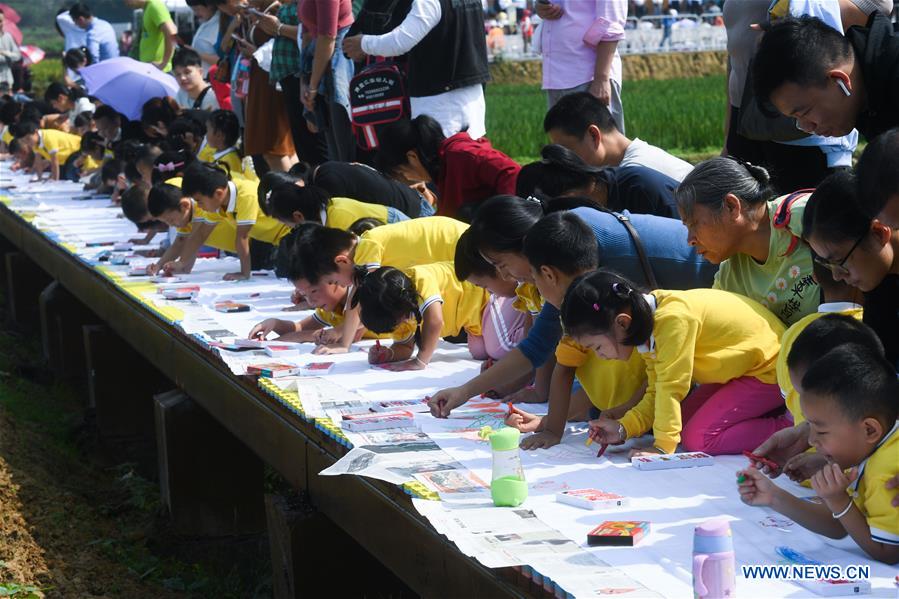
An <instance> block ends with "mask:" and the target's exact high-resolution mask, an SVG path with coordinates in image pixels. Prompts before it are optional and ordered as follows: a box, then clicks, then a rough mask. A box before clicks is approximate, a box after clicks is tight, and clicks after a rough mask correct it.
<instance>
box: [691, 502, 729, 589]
mask: <svg viewBox="0 0 899 599" xmlns="http://www.w3.org/2000/svg"><path fill="white" fill-rule="evenodd" d="M735 569H736V562H735V560H734V539H733V536H732V535H731V533H730V524H728V523H727V520H721V519H717V520H707V521H706V522H703V523H702V524H700V525H699V526H697V527H696V530H694V531H693V596H694V597H695V598H696V599H724V598H730V597H736V596H737V594H736V586H737V580H736V571H735Z"/></svg>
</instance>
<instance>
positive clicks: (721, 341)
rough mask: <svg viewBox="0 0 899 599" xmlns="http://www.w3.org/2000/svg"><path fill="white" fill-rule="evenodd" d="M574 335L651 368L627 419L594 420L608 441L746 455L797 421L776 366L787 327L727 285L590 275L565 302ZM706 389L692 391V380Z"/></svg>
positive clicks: (597, 433) (566, 323)
mask: <svg viewBox="0 0 899 599" xmlns="http://www.w3.org/2000/svg"><path fill="white" fill-rule="evenodd" d="M560 312H561V317H562V326H563V327H564V329H565V331H566V333H567V334H568V335H570V336H571V337H572V338H573V339H574V340H575V341H576V342H577V343H579V344H580V345H581V346H583V347H584V348H586V349H589V350H592V351H594V352H596V353H597V354H598V355H599V356H600V357H603V358H605V359H614V360H628V359H630V358H631V356H632V354H633V353H634V352H635V351H636V352H637V353H639V354H640V357H641V358H642V359H643V361H644V362H645V363H646V375H647V379H648V382H647V387H646V392H645V394H644V395H643V398H642V399H641V400H640V402H639V403H638V404H637V405H636V406H634V407H633V408H631V409H630V410H628V412H627V413H626V414H624V416H622V417H621V418H620V419H617V420H613V419H599V420H594V421H591V423H590V425H591V428H592V429H593V437H594V439H595V440H596V441H598V442H600V443H609V444H615V443H621V442H623V441H626V440H627V439H628V438H631V437H637V436H640V435H642V434H644V433H645V432H647V431H649V430H652V431H653V434H654V436H655V441H654V445H653V450H654V451H656V452H659V453H673V452H674V451H675V450H676V449H677V446H678V444H679V443H681V442H682V443H683V446H684V447H685V448H686V449H687V450H689V451H704V452H706V453H709V454H713V455H721V454H739V453H740V452H741V451H744V450H750V449H752V448H754V447H756V446H758V445H759V443H761V442H762V441H763V440H764V439H767V438H768V437H770V436H771V435H772V434H773V433H774V432H776V431H777V430H780V429H781V428H784V427H787V426H789V425H790V421H789V418H786V417H784V416H772V415H771V413H772V412H774V411H775V410H777V409H778V408H782V407H783V398H782V397H781V396H780V390H779V389H778V388H777V385H776V381H777V377H776V371H775V363H776V360H777V354H778V352H779V351H780V338H781V336H782V335H783V333H784V325H783V323H781V321H780V320H779V319H778V318H777V317H776V316H774V314H772V313H771V312H770V311H768V310H767V309H766V308H765V307H764V306H762V305H761V304H759V303H758V302H756V301H754V300H751V299H749V298H747V297H744V296H741V295H738V294H736V293H729V292H727V291H722V290H719V289H692V290H688V291H672V290H656V291H652V292H650V293H647V294H644V293H642V292H641V291H640V290H638V289H637V288H636V287H635V286H634V284H633V283H631V282H630V281H628V280H627V279H625V278H624V277H621V276H620V275H618V274H616V273H614V272H611V271H605V270H598V271H596V272H593V273H590V274H587V275H582V276H581V277H579V278H578V279H576V280H575V281H574V282H573V283H572V284H571V286H570V287H568V290H567V291H566V292H565V299H564V300H563V302H562V306H561V310H560ZM694 381H695V382H697V383H699V384H700V386H699V387H698V388H697V389H696V390H695V391H693V392H692V393H691V386H692V384H693V382H694Z"/></svg>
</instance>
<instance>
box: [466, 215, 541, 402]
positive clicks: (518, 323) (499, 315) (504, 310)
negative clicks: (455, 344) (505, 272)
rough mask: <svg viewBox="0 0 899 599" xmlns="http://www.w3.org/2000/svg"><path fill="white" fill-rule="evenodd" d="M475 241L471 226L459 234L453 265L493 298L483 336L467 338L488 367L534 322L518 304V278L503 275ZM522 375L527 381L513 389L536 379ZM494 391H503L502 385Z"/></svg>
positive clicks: (516, 341)
mask: <svg viewBox="0 0 899 599" xmlns="http://www.w3.org/2000/svg"><path fill="white" fill-rule="evenodd" d="M472 241H473V239H472V236H471V230H470V229H469V230H466V231H465V232H464V233H462V236H461V237H459V242H458V243H457V244H456V256H455V259H454V260H453V268H454V269H455V273H456V278H457V279H459V281H462V282H466V281H467V282H469V283H471V284H473V285H476V286H477V287H480V288H482V289H486V290H487V292H489V293H490V301H489V303H488V304H487V308H486V309H485V310H484V315H483V318H482V321H481V337H469V339H468V350H469V351H470V352H471V355H472V357H473V358H474V359H475V360H483V361H484V366H485V368H484V369H486V368H489V367H490V365H492V364H493V362H495V361H496V360H501V359H502V358H503V357H504V356H505V355H506V354H507V353H509V352H510V351H511V350H512V349H514V348H515V346H517V345H518V344H519V343H520V342H521V340H522V339H524V337H525V336H526V335H527V332H528V329H530V326H531V316H530V314H528V313H527V312H520V311H519V310H517V309H516V308H515V305H514V304H515V302H514V300H515V298H516V296H515V288H516V287H517V285H516V282H515V281H509V280H507V279H503V278H502V277H500V276H499V273H498V272H496V267H495V266H493V265H492V264H490V263H489V262H487V261H486V260H484V257H483V256H481V254H479V253H478V251H477V248H475V247H473V245H474V244H473V243H472ZM520 378H521V380H522V381H525V382H524V383H522V384H521V385H513V386H514V387H515V388H514V389H511V391H516V390H518V389H520V388H521V387H522V386H523V385H524V384H527V383H529V382H530V381H531V380H532V379H533V377H532V376H531V375H530V374H527V375H525V376H524V377H520ZM495 391H497V392H501V390H500V389H496V390H495Z"/></svg>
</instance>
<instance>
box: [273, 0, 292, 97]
mask: <svg viewBox="0 0 899 599" xmlns="http://www.w3.org/2000/svg"><path fill="white" fill-rule="evenodd" d="M278 20H279V21H281V23H283V24H284V25H294V26H296V25H298V24H299V19H298V18H297V4H296V2H292V3H290V4H282V5H281V8H280V9H278ZM299 73H300V50H299V48H298V47H297V41H296V40H295V39H291V38H286V37H278V38H275V45H274V47H272V67H271V71H270V72H269V79H271V81H272V82H275V81H281V80H282V79H284V78H285V77H288V76H290V75H298V74H299Z"/></svg>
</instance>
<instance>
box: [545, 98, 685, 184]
mask: <svg viewBox="0 0 899 599" xmlns="http://www.w3.org/2000/svg"><path fill="white" fill-rule="evenodd" d="M543 129H544V131H546V133H548V134H549V137H550V139H551V140H552V142H553V143H556V144H559V145H562V146H565V147H566V148H568V149H569V150H571V151H572V152H574V153H576V154H577V155H578V156H579V157H580V158H581V160H583V161H584V162H586V163H587V164H591V165H593V166H644V167H647V168H651V169H653V170H655V171H658V172H660V173H662V174H664V175H667V176H669V177H671V178H672V179H674V180H675V181H678V182H680V181H683V179H684V177H686V176H687V173H689V172H690V171H691V170H693V165H691V164H690V163H689V162H686V161H684V160H681V159H680V158H677V157H676V156H672V155H671V154H669V153H668V152H666V151H665V150H663V149H661V148H658V147H656V146H653V145H651V144H648V143H646V142H645V141H643V140H641V139H633V140H631V139H628V138H627V137H625V136H624V134H623V133H621V132H620V131H619V130H618V128H617V127H616V126H615V121H614V119H613V118H612V114H611V113H610V112H609V109H608V107H607V106H605V105H604V104H603V103H601V102H600V101H599V100H598V99H596V98H595V97H594V96H592V95H591V94H589V93H587V92H578V93H575V94H569V95H567V96H564V97H563V98H562V99H561V100H559V101H558V102H557V103H556V105H555V106H553V107H552V108H550V109H549V111H548V112H547V113H546V117H545V118H544V120H543Z"/></svg>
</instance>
